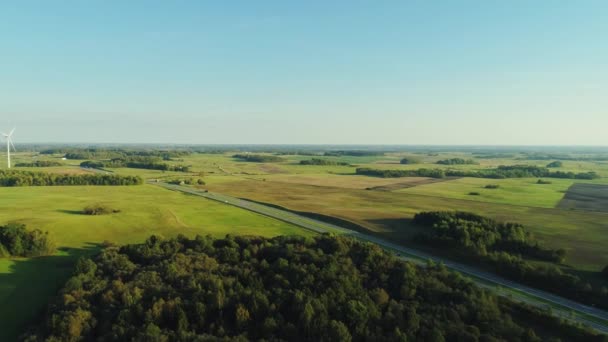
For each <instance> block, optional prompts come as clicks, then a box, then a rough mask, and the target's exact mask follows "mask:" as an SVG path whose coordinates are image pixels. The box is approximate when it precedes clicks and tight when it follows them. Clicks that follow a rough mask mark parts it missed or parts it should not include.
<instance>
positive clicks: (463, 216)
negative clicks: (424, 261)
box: [414, 212, 608, 309]
mask: <svg viewBox="0 0 608 342" xmlns="http://www.w3.org/2000/svg"><path fill="white" fill-rule="evenodd" d="M414 223H417V224H420V225H423V226H426V227H428V229H426V230H425V232H424V233H421V234H419V235H418V236H417V237H415V239H416V240H417V241H418V242H422V243H424V244H427V245H430V246H433V247H438V248H441V249H442V250H444V251H445V250H447V251H450V252H451V253H453V255H458V256H460V257H462V258H465V259H466V260H468V261H469V262H471V263H476V264H479V263H481V265H483V266H485V267H486V268H488V269H491V270H493V271H494V272H496V273H498V274H499V275H501V276H504V277H507V278H510V279H514V280H516V281H520V282H522V283H524V284H528V285H530V286H533V287H537V288H540V289H543V290H546V291H550V292H553V293H556V294H559V295H561V296H563V297H566V298H570V299H573V300H576V301H580V302H583V303H586V304H593V305H596V306H598V307H602V308H604V309H605V308H608V289H607V288H606V287H596V288H594V287H593V286H592V285H591V284H589V283H587V282H585V281H584V280H582V279H581V278H579V277H578V276H576V275H573V274H569V273H565V272H563V271H562V270H561V269H560V268H559V267H558V266H556V265H551V264H545V265H538V264H535V263H531V262H529V261H526V260H524V259H523V258H522V256H525V257H527V258H531V259H537V260H543V261H548V262H552V263H561V262H563V261H564V259H565V257H566V252H565V250H563V249H558V250H553V249H547V248H544V247H543V246H542V245H540V243H539V242H538V241H537V240H536V239H534V237H533V236H532V234H531V233H529V232H528V231H526V230H525V229H524V227H523V226H522V225H521V224H517V223H500V222H497V221H494V220H492V219H489V218H486V217H482V216H479V215H476V214H472V213H466V212H423V213H419V214H417V215H415V217H414Z"/></svg>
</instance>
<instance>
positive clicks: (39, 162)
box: [15, 160, 63, 167]
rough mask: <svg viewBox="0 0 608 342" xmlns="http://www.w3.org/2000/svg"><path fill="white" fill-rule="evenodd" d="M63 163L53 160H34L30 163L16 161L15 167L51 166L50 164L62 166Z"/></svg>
mask: <svg viewBox="0 0 608 342" xmlns="http://www.w3.org/2000/svg"><path fill="white" fill-rule="evenodd" d="M62 165H63V164H62V163H60V162H58V161H53V160H36V161H35V162H31V163H17V164H15V166H16V167H51V166H62Z"/></svg>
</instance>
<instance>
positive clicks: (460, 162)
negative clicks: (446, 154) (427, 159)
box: [437, 158, 476, 165]
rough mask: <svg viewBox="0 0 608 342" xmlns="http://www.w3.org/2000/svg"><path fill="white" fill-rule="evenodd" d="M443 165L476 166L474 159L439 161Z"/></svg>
mask: <svg viewBox="0 0 608 342" xmlns="http://www.w3.org/2000/svg"><path fill="white" fill-rule="evenodd" d="M437 164H441V165H472V164H476V163H475V161H474V160H473V159H462V158H451V159H444V160H439V161H437Z"/></svg>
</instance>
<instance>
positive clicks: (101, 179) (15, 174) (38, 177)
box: [0, 170, 144, 186]
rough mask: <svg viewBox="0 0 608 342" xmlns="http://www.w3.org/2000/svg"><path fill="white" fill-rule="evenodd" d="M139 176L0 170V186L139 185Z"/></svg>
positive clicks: (141, 182)
mask: <svg viewBox="0 0 608 342" xmlns="http://www.w3.org/2000/svg"><path fill="white" fill-rule="evenodd" d="M143 182H144V181H143V179H142V178H141V177H139V176H119V175H107V174H81V175H74V174H57V173H45V172H31V171H15V170H10V171H9V170H0V186H53V185H139V184H143Z"/></svg>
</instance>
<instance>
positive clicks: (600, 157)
mask: <svg viewBox="0 0 608 342" xmlns="http://www.w3.org/2000/svg"><path fill="white" fill-rule="evenodd" d="M520 159H523V160H572V161H607V160H608V155H606V154H590V155H589V154H587V155H570V154H558V153H524V156H523V157H521V158H520Z"/></svg>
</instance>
